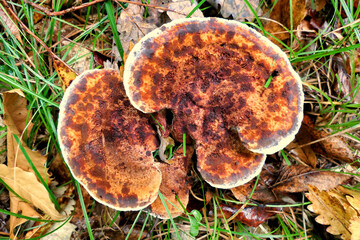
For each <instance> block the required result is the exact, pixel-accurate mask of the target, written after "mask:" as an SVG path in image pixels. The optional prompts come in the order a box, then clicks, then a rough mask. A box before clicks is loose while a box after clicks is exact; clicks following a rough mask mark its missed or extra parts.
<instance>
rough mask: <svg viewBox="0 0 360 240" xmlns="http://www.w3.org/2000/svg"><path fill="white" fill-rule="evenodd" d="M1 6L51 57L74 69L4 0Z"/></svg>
mask: <svg viewBox="0 0 360 240" xmlns="http://www.w3.org/2000/svg"><path fill="white" fill-rule="evenodd" d="M1 2H2V4H3V6H4V7H5V8H6V10H7V12H8V13H9V14H11V16H13V17H14V19H16V21H17V22H18V23H19V24H20V25H21V26H22V27H23V28H24V29H25V31H26V32H27V33H28V34H30V35H31V36H32V37H33V38H35V40H36V41H37V42H38V43H40V45H41V46H43V48H45V50H46V51H47V52H48V53H50V55H51V57H52V58H53V59H56V60H59V61H60V62H62V63H63V64H64V65H65V66H66V67H68V68H69V69H71V70H72V71H74V70H73V69H72V68H71V67H70V66H69V65H68V64H67V63H66V62H64V61H63V60H62V59H61V58H60V57H59V56H57V55H56V54H55V53H53V51H52V50H51V49H50V48H49V47H48V46H47V45H46V44H45V43H44V42H43V41H42V40H41V39H40V38H39V37H38V36H36V35H35V34H34V33H33V32H32V31H31V30H30V29H29V28H28V27H27V26H26V25H25V24H24V23H23V22H22V21H21V20H20V18H19V17H18V16H17V15H16V14H15V13H14V11H13V10H12V9H11V8H10V6H9V4H8V3H7V2H6V0H1Z"/></svg>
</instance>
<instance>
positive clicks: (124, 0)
mask: <svg viewBox="0 0 360 240" xmlns="http://www.w3.org/2000/svg"><path fill="white" fill-rule="evenodd" d="M103 1H105V0H94V1H93V2H88V3H84V4H82V5H80V6H75V7H71V8H68V9H65V10H62V11H58V12H54V10H52V9H48V8H45V7H43V6H40V5H39V4H36V3H33V2H30V1H28V0H24V2H25V3H27V4H29V5H30V6H32V7H34V8H36V9H38V10H40V11H41V12H43V13H45V14H46V15H47V16H49V17H51V16H61V15H64V14H66V13H70V12H74V11H77V10H80V9H83V8H86V7H90V6H92V5H94V4H96V3H100V2H103ZM115 2H117V3H130V4H135V5H139V6H145V7H152V8H156V9H160V10H163V11H169V12H174V13H177V14H181V15H184V16H186V14H184V13H181V12H178V11H175V10H172V9H169V8H165V7H160V6H156V5H151V4H144V3H138V2H133V1H128V0H115Z"/></svg>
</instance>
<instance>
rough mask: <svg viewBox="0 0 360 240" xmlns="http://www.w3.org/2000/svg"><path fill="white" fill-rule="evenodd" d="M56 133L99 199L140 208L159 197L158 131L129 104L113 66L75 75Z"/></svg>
mask: <svg viewBox="0 0 360 240" xmlns="http://www.w3.org/2000/svg"><path fill="white" fill-rule="evenodd" d="M58 135H59V139H60V147H61V150H62V154H63V157H64V160H65V161H66V163H67V164H68V166H69V167H70V169H71V171H72V173H73V175H74V177H75V178H76V179H77V180H78V181H79V182H80V183H81V184H82V185H83V186H84V187H85V188H86V189H87V190H88V192H89V193H90V195H91V196H92V197H94V198H95V199H96V200H97V201H99V202H101V203H103V204H105V205H107V206H110V207H112V208H115V209H118V210H139V209H143V208H144V207H147V206H148V205H149V204H151V203H152V202H154V201H155V199H156V198H157V196H158V191H159V187H160V183H161V171H160V169H159V168H158V167H156V166H155V165H154V159H153V156H152V151H154V150H156V149H157V148H158V145H159V143H158V140H157V138H156V135H157V133H156V131H155V130H154V128H153V127H152V126H151V124H150V122H149V117H148V116H147V115H145V114H144V113H141V112H139V111H138V110H136V109H135V108H133V107H132V106H131V104H130V101H129V99H128V98H127V97H126V95H125V91H124V88H123V84H122V78H121V77H120V75H119V74H118V73H117V72H116V71H115V70H110V69H107V70H93V71H87V72H85V73H84V74H82V75H80V76H78V77H77V78H76V79H75V80H74V81H73V83H72V84H71V85H70V87H69V88H68V89H67V90H66V92H65V95H64V98H63V100H62V102H61V105H60V116H59V125H58Z"/></svg>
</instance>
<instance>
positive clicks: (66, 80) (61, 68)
mask: <svg viewBox="0 0 360 240" xmlns="http://www.w3.org/2000/svg"><path fill="white" fill-rule="evenodd" d="M54 68H55V70H56V72H57V74H58V75H59V77H60V79H61V83H62V86H63V89H66V88H68V87H69V85H70V83H71V82H72V81H73V80H74V79H75V77H76V74H75V72H74V71H73V70H72V69H70V68H68V67H67V66H66V65H65V64H64V63H63V62H61V61H59V60H56V59H54Z"/></svg>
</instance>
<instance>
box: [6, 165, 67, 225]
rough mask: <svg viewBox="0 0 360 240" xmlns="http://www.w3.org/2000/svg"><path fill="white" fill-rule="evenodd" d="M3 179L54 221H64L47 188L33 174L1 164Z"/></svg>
mask: <svg viewBox="0 0 360 240" xmlns="http://www.w3.org/2000/svg"><path fill="white" fill-rule="evenodd" d="M0 177H1V179H2V180H3V181H4V182H5V183H6V184H7V185H8V186H9V187H10V188H11V189H12V190H14V192H16V193H17V194H18V195H19V196H21V197H22V198H24V199H25V200H27V201H28V202H30V203H31V204H33V205H34V206H35V207H37V208H39V209H41V210H42V211H43V212H44V213H45V214H47V215H49V216H50V217H51V219H53V220H60V219H63V218H64V216H63V215H61V214H60V213H59V212H58V211H57V210H56V209H55V207H54V204H53V203H52V202H51V200H50V197H49V193H48V192H47V190H46V189H45V187H44V186H43V185H42V184H41V183H40V182H39V181H38V180H37V178H36V176H35V174H34V173H32V172H26V171H24V170H22V169H21V168H18V167H15V168H11V167H8V166H5V165H4V164H0Z"/></svg>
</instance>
